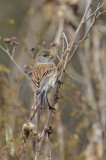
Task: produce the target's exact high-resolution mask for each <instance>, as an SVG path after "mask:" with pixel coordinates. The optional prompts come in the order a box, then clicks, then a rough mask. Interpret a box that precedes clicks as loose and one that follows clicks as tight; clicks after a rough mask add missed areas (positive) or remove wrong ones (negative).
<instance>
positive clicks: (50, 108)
mask: <svg viewBox="0 0 106 160" xmlns="http://www.w3.org/2000/svg"><path fill="white" fill-rule="evenodd" d="M49 110H52V111H53V113H55V114H56V109H55V108H54V107H52V106H49Z"/></svg>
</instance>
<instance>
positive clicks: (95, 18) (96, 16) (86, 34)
mask: <svg viewBox="0 0 106 160" xmlns="http://www.w3.org/2000/svg"><path fill="white" fill-rule="evenodd" d="M103 13H104V12H103ZM100 15H101V14H98V12H95V15H94V17H93V20H92V23H91V26H90V27H89V29H88V31H87V32H86V33H85V35H84V37H83V38H82V40H80V41H79V42H77V43H76V47H75V48H74V51H73V53H72V54H71V56H70V58H69V61H68V63H69V62H70V60H71V59H72V57H73V55H74V54H75V52H76V50H77V49H78V47H79V45H80V44H81V43H82V42H84V40H85V39H87V37H88V34H89V32H90V31H91V29H92V27H93V26H94V24H95V22H96V20H97V18H99V16H100Z"/></svg>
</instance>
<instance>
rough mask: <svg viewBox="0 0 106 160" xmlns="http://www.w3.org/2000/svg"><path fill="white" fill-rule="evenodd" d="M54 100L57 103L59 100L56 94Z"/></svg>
mask: <svg viewBox="0 0 106 160" xmlns="http://www.w3.org/2000/svg"><path fill="white" fill-rule="evenodd" d="M54 99H55V101H56V102H57V101H58V100H59V96H58V95H57V94H55V95H54Z"/></svg>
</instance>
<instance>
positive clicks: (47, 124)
mask: <svg viewBox="0 0 106 160" xmlns="http://www.w3.org/2000/svg"><path fill="white" fill-rule="evenodd" d="M92 2H93V0H90V2H89V4H88V6H87V8H86V11H85V13H84V16H83V18H82V20H81V22H80V24H79V26H78V28H77V30H76V32H75V34H74V37H73V38H72V40H71V41H70V43H69V45H68V48H70V51H68V50H66V51H65V52H64V55H66V58H65V62H64V66H63V69H62V71H61V74H60V81H61V80H62V78H63V75H64V73H65V72H64V71H65V69H66V67H67V64H68V58H69V54H70V52H71V51H72V49H73V47H74V43H75V41H76V38H77V36H78V33H79V31H80V29H81V27H82V25H83V21H84V20H85V18H86V15H87V13H88V11H89V9H90V7H91V5H92ZM60 64H61V61H60V62H59V64H58V66H57V68H58V67H59V65H60ZM58 93H59V88H58ZM56 103H57V102H56V101H55V99H54V104H53V107H54V106H55V104H56ZM52 112H53V111H52V110H50V111H49V114H48V118H47V121H46V124H45V127H44V130H43V132H42V136H41V141H40V144H39V152H41V148H42V144H43V142H44V138H45V136H46V133H47V132H46V130H47V129H48V128H49V124H50V120H51V116H52ZM34 160H37V156H36V155H35V159H34Z"/></svg>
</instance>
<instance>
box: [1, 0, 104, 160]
mask: <svg viewBox="0 0 106 160" xmlns="http://www.w3.org/2000/svg"><path fill="white" fill-rule="evenodd" d="M105 12H106V1H101V0H98V1H96V0H86V1H84V2H82V1H81V0H55V1H52V0H51V1H49V0H42V1H41V0H39V1H33V2H32V4H31V6H30V8H29V10H28V12H27V14H28V16H29V24H28V26H27V27H26V30H27V35H26V34H25V39H24V40H23V45H22V48H21V49H20V54H19V55H18V56H15V55H17V48H18V47H19V46H20V45H19V44H20V43H19V42H18V41H17V38H16V37H11V38H0V39H1V40H0V41H1V42H0V48H1V51H2V52H3V54H7V55H8V57H9V58H10V60H11V62H13V65H12V66H16V67H17V68H18V71H17V70H16V68H15V67H12V69H11V70H12V73H11V72H10V70H9V69H8V68H7V67H5V66H4V65H2V64H0V117H1V121H0V129H1V132H0V139H1V142H0V150H1V153H0V156H1V159H2V160H12V159H13V160H19V159H20V160H25V159H26V160H31V159H34V160H41V159H42V160H43V159H45V160H55V159H58V160H83V159H85V160H105V157H106V101H105V97H106V96H105V95H106V88H105V87H106V67H105V64H106V53H105V50H106V45H105V40H106V28H105V25H106V20H105V18H104V17H105ZM24 27H25V26H24ZM20 32H24V31H23V28H22V29H21V31H20ZM19 41H21V39H20V40H19ZM51 42H52V43H51ZM39 45H40V47H38V46H39ZM41 47H44V48H47V49H50V50H51V52H52V53H53V54H54V55H55V57H56V58H55V63H56V66H57V69H58V83H57V84H56V87H55V89H54V91H53V92H52V93H50V94H49V101H50V102H51V105H52V107H53V108H55V109H56V114H53V112H54V111H55V110H48V108H46V109H44V110H41V111H40V110H39V105H38V104H39V95H38V96H37V98H36V99H34V98H32V97H33V94H32V92H31V90H30V89H29V88H28V85H29V86H30V88H31V82H30V81H31V70H32V67H33V65H34V58H35V56H36V53H37V52H38V48H41ZM18 52H19V51H18ZM24 53H25V54H24ZM28 53H30V56H29V57H28ZM25 57H27V58H28V60H26V58H25ZM25 63H27V64H28V65H25V66H24V64H25ZM20 66H24V69H23V67H20ZM32 100H33V103H32Z"/></svg>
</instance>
